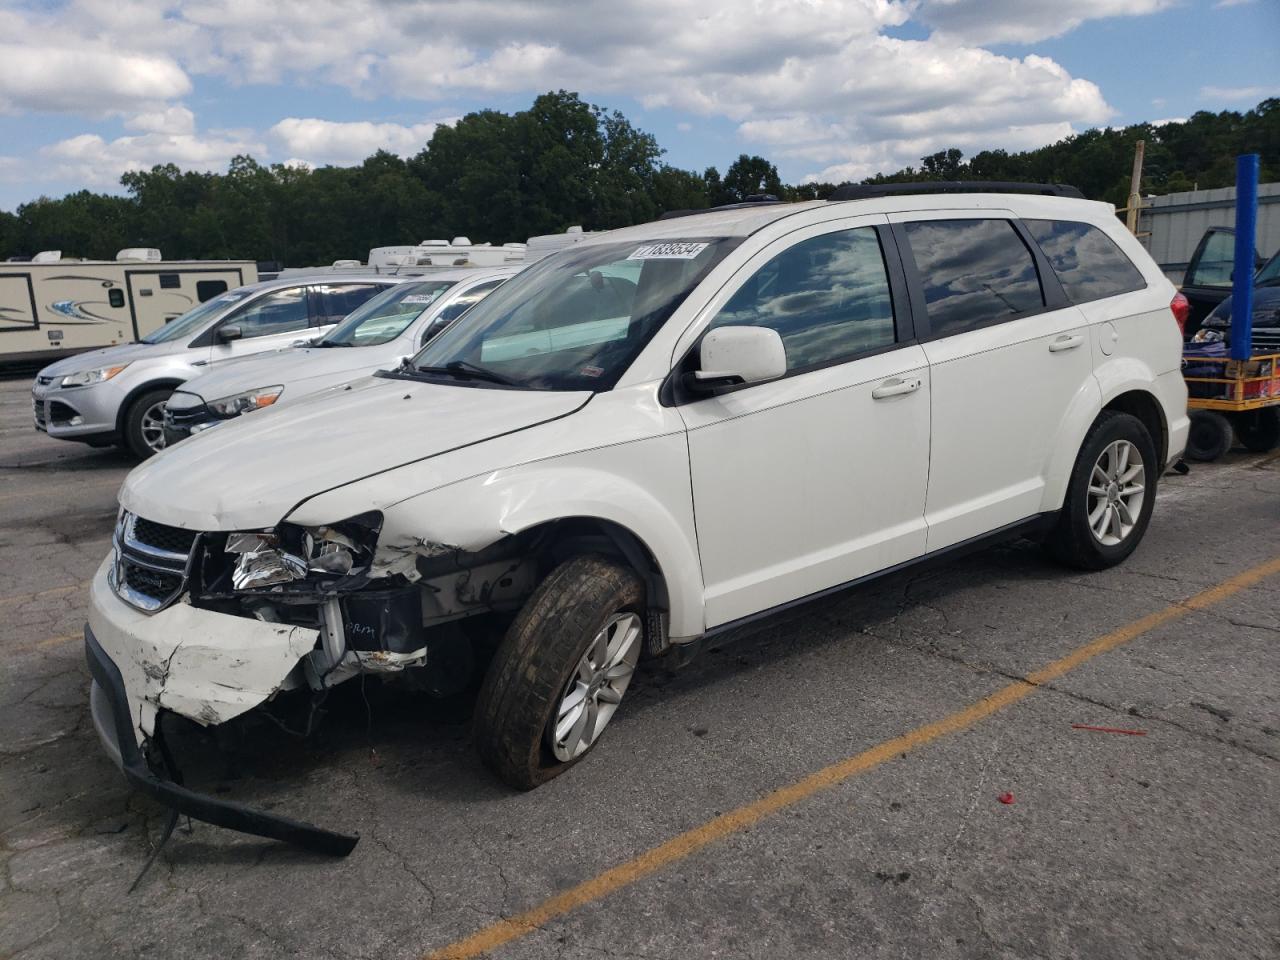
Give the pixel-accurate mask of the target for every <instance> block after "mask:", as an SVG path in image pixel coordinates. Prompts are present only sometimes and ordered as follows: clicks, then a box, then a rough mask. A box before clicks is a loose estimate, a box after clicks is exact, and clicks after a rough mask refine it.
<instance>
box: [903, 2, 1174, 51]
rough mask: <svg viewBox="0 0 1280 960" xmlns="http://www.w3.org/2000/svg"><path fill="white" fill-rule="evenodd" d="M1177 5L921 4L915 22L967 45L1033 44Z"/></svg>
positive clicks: (1085, 3) (1076, 3) (1107, 3)
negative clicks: (1084, 26) (1089, 22)
mask: <svg viewBox="0 0 1280 960" xmlns="http://www.w3.org/2000/svg"><path fill="white" fill-rule="evenodd" d="M1177 3H1178V0H1070V2H1064V0H922V2H921V3H920V5H919V7H918V9H917V13H918V15H919V17H920V19H921V20H923V21H924V22H925V23H927V24H928V25H929V26H931V27H933V28H934V29H935V30H937V31H938V33H939V35H940V37H946V38H949V39H954V40H957V41H965V42H968V43H981V44H992V43H1034V42H1035V41H1037V40H1046V39H1048V38H1049V37H1059V36H1062V34H1064V33H1068V32H1069V31H1071V30H1074V29H1075V28H1076V27H1078V26H1080V24H1082V23H1084V22H1085V21H1086V20H1098V19H1102V18H1106V17H1128V16H1144V15H1146V14H1151V13H1156V12H1158V11H1160V10H1167V9H1169V8H1170V7H1173V6H1176V5H1177Z"/></svg>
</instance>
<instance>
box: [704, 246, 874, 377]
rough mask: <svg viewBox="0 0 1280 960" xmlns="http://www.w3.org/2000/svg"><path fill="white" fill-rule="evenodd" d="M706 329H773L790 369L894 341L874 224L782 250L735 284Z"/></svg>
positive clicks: (832, 360)
mask: <svg viewBox="0 0 1280 960" xmlns="http://www.w3.org/2000/svg"><path fill="white" fill-rule="evenodd" d="M711 326H712V327H713V328H714V327H726V326H759V327H769V328H771V329H773V330H776V331H777V332H778V334H779V335H780V336H781V337H782V344H783V346H784V347H785V348H786V352H787V372H788V373H794V372H796V371H798V370H805V369H807V368H810V367H817V366H821V365H824V364H830V363H837V362H839V361H841V360H849V359H852V358H853V357H855V356H858V355H859V354H863V353H867V352H868V351H871V350H877V349H879V348H881V347H887V346H891V345H892V344H893V343H894V323H893V301H892V297H891V296H890V293H889V278H888V274H887V272H886V270H885V263H884V256H883V254H882V253H881V251H880V240H879V238H878V236H877V235H876V231H875V229H874V228H873V227H857V228H855V229H853V230H841V231H839V232H837V233H828V234H824V235H822V236H819V237H812V238H810V239H808V240H802V241H800V242H799V243H797V244H795V245H793V246H791V247H789V248H787V249H786V250H784V251H782V253H780V254H778V255H777V256H776V257H774V258H773V259H772V260H770V261H769V262H768V263H766V264H765V265H764V266H763V267H761V268H760V269H759V270H757V271H756V273H755V274H754V275H753V276H752V277H750V278H749V279H748V280H747V281H746V282H745V283H744V284H743V285H742V286H741V287H739V288H738V291H737V292H736V293H735V294H734V295H733V296H732V297H731V298H730V299H729V302H728V303H726V304H725V305H724V307H723V308H722V309H721V310H720V312H719V313H718V314H717V315H716V317H715V319H713V320H712V321H711Z"/></svg>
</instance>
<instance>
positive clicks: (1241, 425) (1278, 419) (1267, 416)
mask: <svg viewBox="0 0 1280 960" xmlns="http://www.w3.org/2000/svg"><path fill="white" fill-rule="evenodd" d="M1231 426H1232V427H1233V428H1234V429H1235V432H1236V439H1237V440H1239V441H1240V443H1241V444H1242V445H1243V446H1244V447H1245V448H1246V449H1248V450H1251V451H1253V452H1254V453H1270V452H1271V451H1272V450H1274V449H1275V448H1276V447H1280V407H1262V408H1261V409H1258V410H1249V411H1246V412H1245V413H1237V414H1236V415H1235V416H1234V417H1232V418H1231Z"/></svg>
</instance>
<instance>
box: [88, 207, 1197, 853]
mask: <svg viewBox="0 0 1280 960" xmlns="http://www.w3.org/2000/svg"><path fill="white" fill-rule="evenodd" d="M891 189H895V190H900V189H902V188H901V187H897V188H891ZM934 189H937V188H936V187H933V188H930V187H925V186H917V187H916V188H915V189H911V190H909V192H908V193H907V194H906V195H894V194H892V193H890V192H888V191H886V190H884V189H877V188H865V187H848V188H843V189H842V191H841V192H839V193H838V194H837V195H836V196H835V197H834V198H833V200H832V201H826V202H823V201H819V202H812V203H799V204H747V205H740V206H738V207H735V208H730V209H720V210H716V211H711V212H706V213H701V214H696V215H690V216H682V217H679V218H675V219H665V220H662V221H659V222H656V223H651V224H646V225H643V226H638V227H632V228H628V229H624V230H618V231H614V232H611V233H608V234H603V235H600V236H598V237H593V238H591V239H589V240H587V241H584V242H583V243H581V244H579V245H576V246H575V247H573V248H572V249H568V250H565V251H562V252H560V253H558V254H556V255H554V256H552V257H549V258H547V259H546V260H545V261H543V262H540V263H537V264H535V265H534V266H532V267H530V268H528V269H527V270H526V271H524V272H523V273H521V274H520V275H519V276H517V277H515V278H514V279H512V280H511V281H509V282H508V283H507V284H505V285H504V286H503V287H501V288H500V289H499V290H497V291H496V292H495V293H494V294H493V295H491V296H490V297H488V298H487V299H486V300H484V301H483V302H481V303H480V304H478V305H477V306H476V307H475V308H474V309H473V310H472V311H471V312H470V313H469V314H468V317H467V320H466V322H465V323H461V324H457V325H455V326H453V327H452V328H450V329H449V330H447V331H445V332H444V333H443V334H441V335H440V336H439V337H437V338H436V339H435V340H433V341H432V342H430V343H429V344H428V345H427V346H426V347H425V348H424V349H423V350H422V351H421V352H420V353H419V354H418V355H417V356H416V357H414V358H413V360H412V361H411V363H410V364H409V365H406V366H405V367H403V368H402V369H400V370H398V371H394V372H383V373H381V374H379V375H377V376H374V377H369V378H366V379H364V380H360V381H356V382H354V383H352V384H350V385H349V386H348V387H347V388H344V390H343V393H342V395H341V396H335V395H334V394H333V393H329V394H326V395H322V396H318V397H316V398H313V399H310V400H303V401H301V402H300V403H299V404H297V405H295V406H293V407H292V408H288V409H283V410H278V411H277V410H271V409H268V410H265V411H263V412H261V413H259V414H256V415H255V416H253V417H248V418H245V419H244V420H242V421H241V422H239V423H236V424H234V425H232V426H230V427H228V428H227V429H225V430H223V429H220V430H212V431H207V432H206V433H204V434H200V435H197V436H195V437H193V438H192V439H190V440H189V441H186V442H184V443H182V444H179V445H178V446H177V447H175V448H173V449H172V450H170V451H169V452H168V453H167V454H166V455H165V456H164V457H161V458H158V459H157V460H154V461H152V462H150V463H147V464H145V465H143V466H141V467H139V468H138V469H137V470H135V471H134V472H133V473H132V474H131V475H130V476H129V478H128V480H127V481H126V483H125V485H124V487H123V489H122V492H121V497H120V500H121V512H120V521H119V525H118V527H117V533H116V545H115V550H114V552H113V554H112V556H111V557H109V558H108V559H107V560H106V561H104V563H103V565H102V567H101V569H100V570H99V572H98V574H97V576H96V578H95V579H94V582H93V586H92V604H91V615H90V621H89V631H88V635H87V647H88V654H89V660H90V664H91V667H92V670H93V673H94V676H95V680H96V683H95V686H94V702H95V709H94V713H95V720H96V722H97V724H98V728H99V731H100V732H101V733H102V735H103V738H104V740H105V741H107V743H108V745H109V747H110V748H111V749H113V750H114V751H116V752H117V753H118V755H119V756H120V758H121V762H122V764H123V765H124V766H125V768H126V770H127V771H129V772H130V776H131V777H132V778H133V779H134V780H135V781H136V782H139V783H143V784H145V785H147V787H148V789H149V790H150V791H151V792H152V793H153V794H156V795H159V796H162V798H164V799H166V801H167V802H169V803H171V804H172V805H174V806H176V807H178V808H179V809H183V810H187V811H188V812H193V813H195V815H197V816H201V817H204V818H205V819H209V820H211V821H212V822H216V823H223V824H228V825H232V826H235V827H237V828H238V829H245V830H250V831H252V832H255V833H260V834H263V835H266V836H276V837H282V838H285V839H290V840H295V841H298V842H304V843H313V844H314V845H316V846H319V847H321V848H323V849H334V850H339V851H340V850H341V849H342V848H343V842H344V841H343V838H341V837H338V838H336V839H335V836H334V835H331V834H326V833H324V832H323V831H317V830H315V828H311V827H305V826H304V825H299V824H297V823H295V822H293V821H280V820H278V819H276V818H274V817H273V816H272V815H268V814H255V815H253V817H250V818H248V819H246V814H245V812H244V808H242V807H236V808H234V811H235V815H234V816H233V815H232V814H229V813H227V812H226V810H225V809H224V808H225V804H223V803H222V802H221V801H218V800H214V799H212V798H207V797H200V796H199V795H198V794H191V793H190V792H189V791H182V790H181V788H174V787H173V786H172V785H171V784H168V783H167V782H166V781H164V780H163V779H161V778H160V777H159V776H158V775H157V774H155V773H153V772H151V771H150V770H149V768H148V767H147V766H146V761H145V758H144V756H143V752H142V751H141V750H140V749H139V748H140V747H143V748H145V747H147V746H150V745H152V744H154V743H155V742H156V741H157V740H158V739H160V737H161V731H162V727H163V724H162V723H161V720H163V719H164V718H165V717H167V716H169V715H172V714H176V715H180V716H182V717H186V718H189V719H190V720H194V721H196V722H197V723H200V724H206V725H213V724H221V723H224V722H226V721H229V720H231V719H232V718H234V717H237V716H238V715H240V714H244V713H246V712H248V711H251V710H254V709H255V708H260V709H267V710H272V709H275V707H276V705H275V704H270V705H267V706H263V705H264V704H266V702H267V701H269V700H272V698H273V697H275V695H276V694H277V693H278V692H279V691H281V690H289V689H298V690H301V691H304V693H302V694H301V695H302V696H305V695H306V694H305V691H307V690H309V691H310V692H311V695H313V696H315V695H320V694H321V693H322V692H323V691H324V690H325V688H327V687H329V686H332V685H333V684H335V683H338V682H341V681H343V680H345V679H348V678H350V677H352V676H355V675H360V674H362V673H380V674H392V673H397V672H403V671H410V670H425V674H426V677H430V676H431V675H432V671H433V670H437V671H439V672H440V674H441V675H456V673H457V672H458V671H459V669H460V666H459V665H460V663H461V664H462V665H463V666H465V665H466V663H468V662H471V661H474V662H475V663H476V664H477V667H478V668H483V669H484V675H483V683H482V684H481V687H480V693H479V700H478V703H477V706H476V710H475V741H476V744H477V746H478V748H479V751H480V752H481V754H482V755H483V757H484V759H485V760H486V761H487V763H488V764H489V765H490V767H492V769H493V770H495V771H496V772H497V774H498V775H499V776H500V777H502V778H503V779H504V780H505V781H507V782H508V783H510V784H512V785H514V786H516V787H520V788H529V787H532V786H534V785H536V784H538V783H541V782H543V781H545V780H547V779H549V778H551V777H553V776H555V775H557V774H558V773H560V772H561V771H563V770H564V769H566V768H567V767H568V766H570V765H572V764H574V763H576V762H577V761H578V760H580V759H581V758H582V757H583V756H584V755H585V754H586V753H587V752H588V751H589V750H590V749H591V748H592V746H593V745H594V744H596V743H597V742H598V740H599V738H600V735H601V732H602V731H603V730H604V729H605V727H606V726H607V724H608V723H609V720H610V718H611V717H612V716H613V715H614V712H615V711H616V710H617V709H618V707H619V704H620V702H621V701H622V700H623V697H624V694H625V693H626V691H627V686H628V684H629V683H630V681H631V678H632V674H633V671H634V670H635V669H636V667H637V665H638V664H639V663H640V658H641V654H642V652H644V651H647V652H648V653H649V654H650V655H653V654H659V653H662V652H663V651H665V650H667V649H668V648H671V647H673V646H676V645H679V646H685V645H690V644H695V643H696V642H697V641H699V640H700V639H702V638H705V637H708V636H710V635H712V634H715V633H717V632H720V631H723V630H726V629H728V628H731V627H733V626H735V625H738V624H741V623H743V622H744V621H746V620H749V619H753V618H757V617H760V616H761V615H763V614H766V613H769V612H772V611H776V610H779V609H781V608H784V607H787V606H790V605H794V604H797V603H800V602H802V601H805V600H808V599H811V598H813V597H816V596H820V595H823V594H826V593H829V592H831V591H834V590H837V589H841V588H843V587H846V586H849V585H850V584H854V583H858V582H860V581H864V580H866V579H868V578H870V577H873V576H876V575H879V574H883V573H885V572H887V571H892V570H897V569H900V568H902V567H904V566H906V565H908V564H911V563H913V562H916V561H919V560H922V559H925V558H932V557H937V556H938V555H940V554H944V553H947V552H950V551H957V550H959V549H962V548H969V547H972V546H974V545H976V544H979V543H985V542H989V541H990V540H992V539H995V538H1007V537H1012V536H1016V535H1019V534H1028V533H1031V534H1035V535H1038V536H1041V537H1043V538H1044V539H1045V542H1046V543H1047V545H1048V547H1049V549H1050V551H1051V552H1052V553H1053V554H1054V555H1055V556H1057V557H1059V558H1061V559H1062V560H1064V561H1065V562H1067V563H1070V564H1073V565H1075V566H1078V567H1083V568H1086V569H1098V568H1102V567H1106V566H1109V565H1111V564H1115V563H1118V562H1120V561H1121V560H1123V559H1124V558H1125V557H1126V556H1128V555H1129V553H1131V552H1132V551H1133V549H1134V548H1135V547H1136V546H1137V545H1138V542H1139V541H1140V540H1141V538H1142V536H1143V533H1144V532H1145V530H1146V527H1147V524H1148V521H1149V520H1150V517H1151V510H1152V506H1153V504H1154V499H1155V492H1156V484H1157V480H1158V478H1159V477H1160V475H1161V473H1162V472H1163V470H1164V469H1165V468H1166V466H1168V465H1169V464H1171V463H1172V462H1173V461H1174V460H1176V459H1177V458H1178V457H1179V456H1180V454H1181V453H1182V450H1183V446H1184V444H1185V441H1186V435H1187V426H1188V423H1187V416H1186V389H1185V387H1184V386H1183V381H1182V377H1181V375H1180V373H1179V363H1180V360H1181V352H1182V340H1181V337H1180V335H1179V329H1178V320H1179V314H1180V313H1182V312H1183V311H1184V308H1185V304H1184V302H1183V301H1182V300H1181V299H1180V297H1179V295H1178V294H1177V293H1176V292H1175V290H1174V288H1173V286H1172V285H1171V284H1170V283H1169V281H1168V280H1167V279H1165V277H1164V275H1163V274H1162V273H1161V272H1160V270H1159V268H1158V267H1157V266H1156V265H1155V264H1154V263H1153V262H1152V260H1151V259H1150V257H1149V256H1147V254H1146V253H1145V252H1144V251H1143V250H1142V248H1141V246H1140V245H1139V244H1138V243H1137V241H1136V240H1134V238H1133V237H1131V236H1130V235H1129V234H1128V233H1126V232H1125V231H1124V230H1123V229H1122V228H1121V226H1120V224H1119V222H1118V221H1117V220H1116V218H1115V214H1114V211H1113V209H1112V208H1111V206H1109V205H1106V204H1101V203H1092V202H1088V201H1085V200H1082V199H1078V194H1075V198H1073V196H1072V194H1074V191H1072V190H1071V189H1070V188H1054V187H1045V188H1043V189H1042V190H1041V191H1040V192H1039V193H1038V194H1035V193H1031V194H1028V193H1013V192H1010V193H993V192H954V193H945V192H936V193H935V192H931V190H934ZM953 189H954V187H953ZM468 622H469V623H468ZM463 623H468V626H467V628H466V630H465V631H464V630H463V629H462V628H461V625H462V624H463ZM485 628H488V629H490V630H492V631H493V637H494V639H493V644H492V645H489V646H486V644H485V642H484V639H483V638H484V637H485V636H486V635H487V634H486V629H485ZM495 646H496V651H494V647H495ZM486 650H487V651H490V652H492V656H491V657H490V658H489V661H488V665H487V668H485V667H484V666H483V664H484V661H485V655H484V653H485V651H486ZM426 686H428V687H431V686H432V684H431V683H430V682H428V683H427V684H426ZM192 797H196V798H198V801H199V802H198V803H196V801H193V800H191V798H192ZM282 823H283V824H284V825H282ZM299 831H301V832H299ZM306 831H312V832H311V833H307V832H306ZM345 842H346V843H348V844H349V843H351V842H354V841H352V840H350V839H349V838H347V840H346V841H345ZM326 844H328V846H326ZM347 848H349V846H348V847H347Z"/></svg>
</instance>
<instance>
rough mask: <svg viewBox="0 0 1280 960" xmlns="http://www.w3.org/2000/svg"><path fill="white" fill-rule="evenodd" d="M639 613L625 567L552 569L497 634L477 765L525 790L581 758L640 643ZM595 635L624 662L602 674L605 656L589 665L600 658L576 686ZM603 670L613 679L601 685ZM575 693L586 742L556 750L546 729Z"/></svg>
mask: <svg viewBox="0 0 1280 960" xmlns="http://www.w3.org/2000/svg"><path fill="white" fill-rule="evenodd" d="M643 615H644V584H643V583H642V582H641V580H640V578H639V577H638V576H636V574H635V572H634V571H632V570H631V569H629V568H627V567H625V566H622V565H620V564H618V563H615V562H614V561H612V560H609V559H607V558H606V557H602V556H594V555H588V556H581V557H574V558H573V559H571V560H568V561H566V562H565V563H562V564H561V565H560V566H559V567H557V568H556V569H555V570H553V571H552V572H551V574H550V575H549V576H548V577H547V578H546V579H545V580H544V581H543V582H542V583H541V585H540V586H539V587H538V589H537V590H535V591H534V593H533V595H532V596H531V597H530V598H529V600H528V601H527V602H526V603H525V605H524V608H523V609H522V610H521V611H520V613H519V615H518V616H517V617H516V619H515V621H514V622H513V623H512V624H511V627H510V629H508V630H507V634H506V636H505V637H504V638H503V640H502V643H501V644H500V645H499V647H498V650H497V652H496V653H495V654H494V657H493V662H492V663H491V664H490V666H489V671H488V673H487V674H486V676H485V679H484V684H483V685H482V686H481V688H480V696H479V698H478V699H477V702H476V709H475V722H474V727H473V731H474V738H475V744H476V750H477V751H478V752H479V754H480V758H481V759H482V760H483V761H484V762H485V764H486V765H487V766H488V767H489V768H490V769H491V770H492V771H493V772H494V773H496V774H497V775H498V776H499V777H500V778H501V779H502V780H504V781H505V782H506V783H508V784H510V785H511V786H513V787H515V788H517V789H519V790H530V789H532V788H533V787H536V786H538V785H539V784H542V783H545V782H546V781H548V780H550V779H551V778H552V777H555V776H558V775H559V774H561V773H563V772H564V771H565V770H567V769H569V767H571V766H573V765H574V764H575V763H577V762H578V761H579V760H581V759H582V758H583V757H584V756H586V755H587V754H588V753H589V752H590V751H591V749H592V748H593V747H594V746H595V745H596V743H598V742H599V737H600V734H601V732H602V731H603V730H604V728H605V726H606V725H607V724H608V722H609V720H610V719H611V717H612V715H613V711H614V709H616V707H617V704H618V701H620V700H621V698H622V693H624V692H625V690H626V686H627V684H629V683H630V680H631V674H632V672H633V671H634V669H635V663H636V660H637V659H638V658H639V654H640V648H641V647H642V646H643V644H644V636H643V629H642V628H641V624H642V623H643ZM633 627H634V629H635V630H636V631H637V632H635V633H634V635H633V634H632V633H631V632H630V631H631V630H632V629H633ZM624 629H625V630H626V631H628V632H627V633H626V635H625V636H624V635H623V633H622V632H620V631H622V630H624ZM610 631H612V632H610ZM602 636H604V637H605V641H604V646H605V647H608V649H609V651H610V652H611V653H612V652H613V651H614V647H613V643H614V642H616V643H617V644H618V648H619V651H618V652H619V653H620V654H625V656H620V657H619V660H618V663H616V664H614V665H613V667H612V671H609V670H606V669H605V668H606V666H607V665H606V663H605V662H603V661H604V660H605V659H607V658H596V659H600V660H601V661H602V662H601V663H600V664H597V665H596V666H598V667H599V672H598V673H597V674H596V675H595V677H594V679H592V678H590V677H588V679H587V682H583V683H580V682H579V681H580V680H581V678H583V676H584V664H586V663H588V661H590V660H591V659H592V656H593V651H595V650H596V649H604V647H600V646H598V645H599V644H600V643H601V637H602ZM632 645H633V646H632ZM623 646H626V649H625V650H623V649H621V648H622V647H623ZM609 672H612V673H614V674H617V676H616V677H615V679H612V680H609V679H606V678H605V674H606V673H609ZM586 673H588V674H589V673H591V671H590V670H586ZM611 684H612V686H610V685H611ZM579 687H580V688H582V689H580V690H579V689H578V688H579ZM606 687H608V688H609V689H608V690H607V691H606V690H605V688H606ZM575 692H576V693H579V694H581V695H582V702H584V707H583V713H582V714H580V715H583V716H585V715H586V713H587V707H588V706H589V705H590V704H589V702H588V701H591V698H595V697H598V700H597V701H595V702H596V712H594V713H592V714H591V715H590V719H589V720H588V721H586V723H585V725H584V729H586V728H589V729H586V733H587V734H589V736H584V735H581V734H580V735H579V739H578V740H576V741H573V742H572V743H570V744H569V746H568V749H567V750H566V749H565V746H564V743H563V740H564V738H559V739H560V741H561V742H560V743H557V737H556V736H555V732H554V731H555V730H556V728H555V727H553V726H552V724H557V723H564V722H565V720H566V718H568V719H569V720H572V717H571V716H570V714H571V712H572V707H571V706H570V707H566V704H568V703H569V702H570V700H571V698H572V695H574V694H575ZM605 692H607V693H608V695H609V699H608V702H607V703H606V701H605V696H604V693H605ZM615 697H616V699H614V698H615ZM570 725H571V726H574V727H576V724H570ZM557 753H560V754H561V755H560V756H557Z"/></svg>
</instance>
